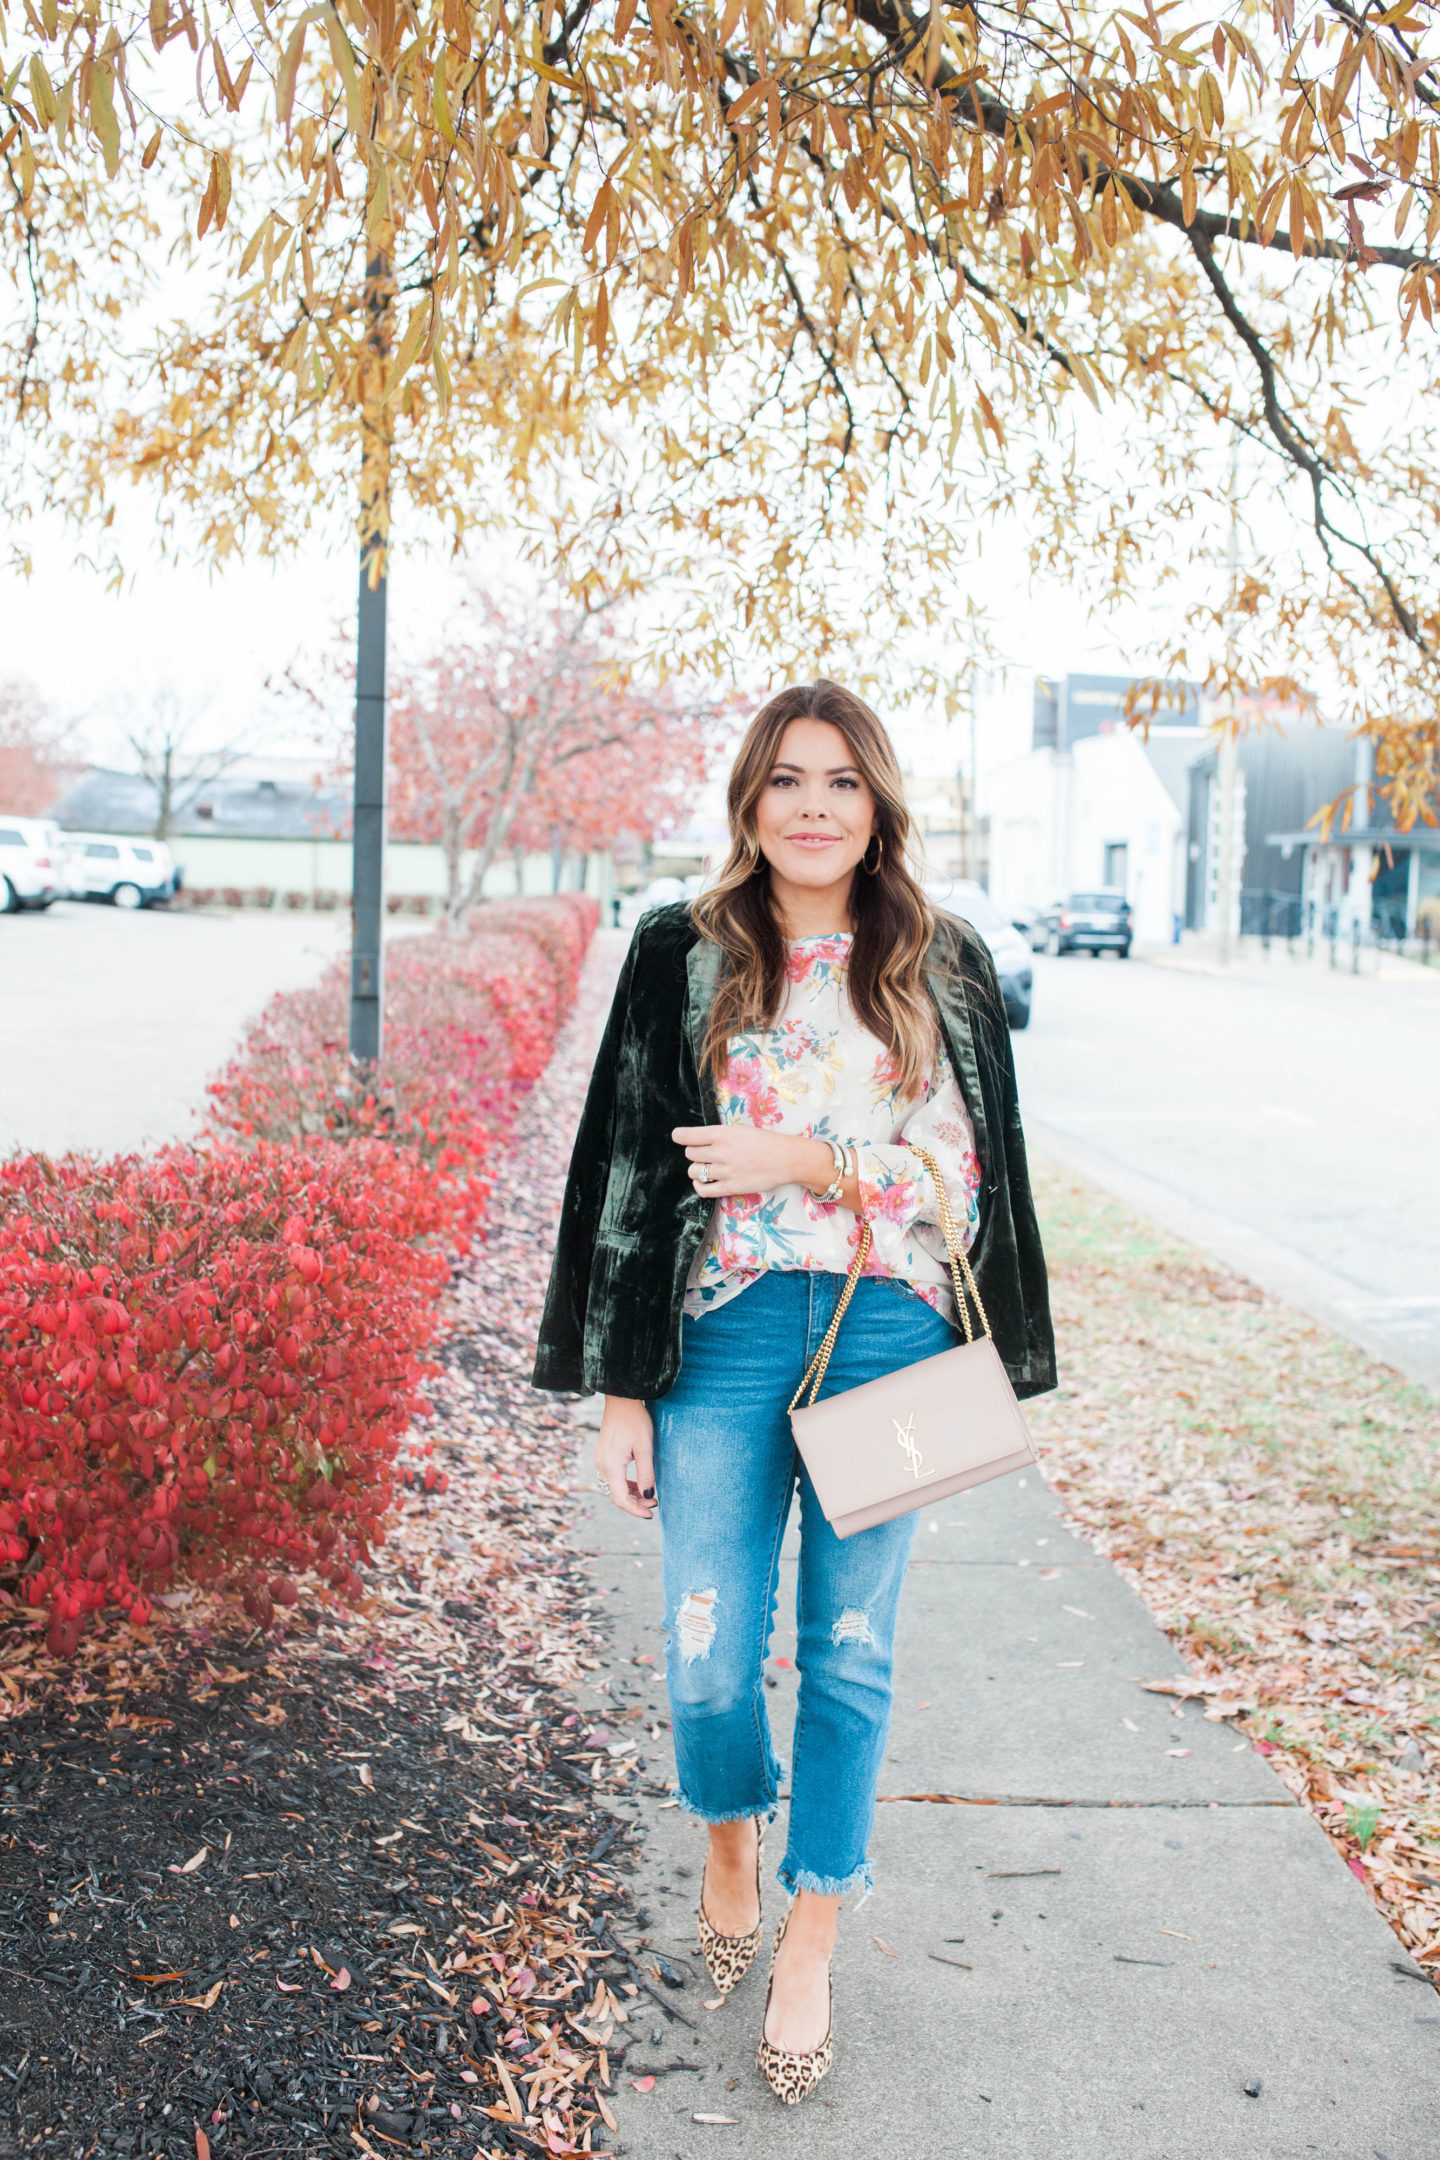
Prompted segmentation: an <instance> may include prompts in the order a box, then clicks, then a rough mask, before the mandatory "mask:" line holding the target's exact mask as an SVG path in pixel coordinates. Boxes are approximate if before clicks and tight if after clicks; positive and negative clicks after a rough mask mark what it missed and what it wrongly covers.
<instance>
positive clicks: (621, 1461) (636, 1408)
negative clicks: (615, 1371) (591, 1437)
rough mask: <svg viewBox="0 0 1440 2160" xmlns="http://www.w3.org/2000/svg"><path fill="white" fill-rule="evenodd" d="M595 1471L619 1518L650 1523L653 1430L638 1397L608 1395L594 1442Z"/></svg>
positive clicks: (652, 1498)
mask: <svg viewBox="0 0 1440 2160" xmlns="http://www.w3.org/2000/svg"><path fill="white" fill-rule="evenodd" d="M595 1469H596V1471H597V1473H598V1475H599V1479H600V1485H601V1489H602V1491H605V1492H608V1493H609V1495H610V1498H611V1499H612V1500H613V1501H614V1503H615V1505H616V1507H617V1508H619V1510H620V1512H621V1514H622V1515H636V1516H638V1517H639V1519H640V1521H641V1522H649V1520H650V1518H651V1516H652V1515H653V1514H654V1513H655V1429H654V1426H653V1424H652V1422H651V1418H650V1412H649V1411H648V1410H647V1409H646V1407H645V1405H644V1403H643V1402H641V1401H640V1400H639V1399H638V1398H637V1397H633V1396H629V1395H607V1396H606V1398H605V1415H604V1417H603V1418H602V1419H601V1420H600V1438H599V1439H598V1440H597V1441H596V1443H595Z"/></svg>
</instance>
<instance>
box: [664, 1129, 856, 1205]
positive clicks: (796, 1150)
mask: <svg viewBox="0 0 1440 2160" xmlns="http://www.w3.org/2000/svg"><path fill="white" fill-rule="evenodd" d="M670 1137H671V1139H672V1140H675V1141H678V1143H679V1144H680V1146H681V1147H683V1148H684V1150H685V1153H686V1154H687V1155H688V1156H689V1158H690V1176H691V1178H692V1179H693V1181H694V1184H695V1189H696V1191H697V1192H702V1193H704V1195H705V1197H706V1199H707V1200H728V1199H730V1198H731V1197H732V1196H733V1195H734V1194H736V1193H767V1192H771V1191H773V1189H774V1188H775V1186H777V1185H808V1186H809V1187H810V1188H811V1190H812V1191H814V1192H823V1191H824V1189H825V1187H826V1186H827V1185H828V1184H829V1183H830V1180H831V1178H832V1177H833V1176H834V1174H835V1158H834V1156H833V1154H832V1153H831V1150H830V1143H829V1141H828V1140H807V1139H806V1138H805V1137H804V1136H803V1135H801V1134H796V1133H779V1132H762V1131H761V1130H760V1128H759V1127H758V1126H755V1125H677V1126H676V1127H675V1128H674V1130H673V1131H672V1133H671V1135H670Z"/></svg>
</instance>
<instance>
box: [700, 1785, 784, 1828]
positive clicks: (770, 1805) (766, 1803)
mask: <svg viewBox="0 0 1440 2160" xmlns="http://www.w3.org/2000/svg"><path fill="white" fill-rule="evenodd" d="M675 1797H676V1799H677V1800H678V1801H679V1803H680V1805H681V1807H682V1808H684V1810H685V1813H686V1814H687V1815H695V1816H698V1817H699V1819H700V1821H701V1822H703V1823H727V1822H755V1821H756V1820H757V1819H758V1820H759V1821H760V1822H762V1823H773V1822H774V1820H775V1802H774V1801H773V1800H762V1801H761V1803H760V1805H759V1807H742V1808H725V1809H723V1810H721V1811H720V1812H719V1813H717V1812H716V1811H715V1809H713V1808H704V1807H700V1806H698V1805H697V1804H696V1802H695V1801H693V1800H692V1799H691V1798H690V1796H689V1794H688V1793H686V1792H685V1790H684V1788H683V1787H682V1788H681V1790H680V1791H679V1792H677V1793H676V1795H675Z"/></svg>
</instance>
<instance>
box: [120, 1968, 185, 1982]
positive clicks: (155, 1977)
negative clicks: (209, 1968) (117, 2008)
mask: <svg viewBox="0 0 1440 2160" xmlns="http://www.w3.org/2000/svg"><path fill="white" fill-rule="evenodd" d="M187 1970H188V1968H187ZM184 1977H185V1974H184V1973H183V1972H173V1973H131V1975H130V1978H131V1979H132V1980H143V1981H144V1982H145V1985H146V1986H147V1987H159V1986H160V1984H161V1982H162V1981H165V1980H183V1979H184Z"/></svg>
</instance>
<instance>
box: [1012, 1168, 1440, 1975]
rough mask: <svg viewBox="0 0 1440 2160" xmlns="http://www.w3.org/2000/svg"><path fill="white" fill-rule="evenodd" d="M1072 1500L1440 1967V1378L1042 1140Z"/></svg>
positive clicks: (1218, 1700)
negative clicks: (1415, 1370) (1313, 1308)
mask: <svg viewBox="0 0 1440 2160" xmlns="http://www.w3.org/2000/svg"><path fill="white" fill-rule="evenodd" d="M1036 1170H1037V1178H1036V1191H1037V1199H1038V1202H1039V1206H1040V1211H1041V1218H1042V1223H1043V1227H1044V1232H1045V1240H1046V1251H1047V1255H1048V1257H1049V1261H1050V1268H1051V1288H1052V1293H1053V1297H1054V1304H1055V1317H1056V1322H1057V1335H1058V1339H1059V1349H1060V1381H1061V1384H1060V1388H1059V1390H1058V1391H1057V1392H1056V1393H1055V1394H1054V1395H1050V1396H1046V1397H1043V1398H1042V1399H1041V1400H1039V1401H1037V1402H1035V1403H1034V1404H1032V1405H1030V1406H1029V1408H1030V1411H1031V1413H1032V1417H1031V1422H1032V1425H1033V1429H1034V1431H1035V1434H1036V1438H1037V1441H1038V1443H1039V1446H1040V1450H1041V1454H1042V1456H1043V1459H1044V1462H1045V1470H1046V1475H1047V1477H1048V1478H1049V1479H1050V1481H1051V1483H1052V1485H1053V1486H1054V1488H1055V1490H1056V1491H1057V1492H1058V1493H1060V1494H1061V1495H1063V1497H1064V1499H1065V1502H1066V1505H1067V1508H1068V1511H1069V1514H1070V1517H1071V1520H1072V1521H1073V1523H1074V1524H1075V1526H1076V1527H1077V1528H1078V1529H1080V1530H1081V1531H1083V1532H1084V1533H1085V1535H1086V1536H1088V1537H1089V1538H1090V1539H1091V1541H1092V1542H1093V1543H1094V1545H1095V1546H1096V1547H1097V1549H1098V1550H1099V1551H1100V1552H1102V1553H1104V1554H1105V1555H1106V1556H1107V1557H1108V1558H1109V1559H1111V1560H1113V1561H1114V1562H1115V1563H1116V1565H1117V1566H1119V1567H1120V1569H1121V1570H1122V1572H1123V1573H1125V1574H1126V1575H1127V1576H1128V1577H1129V1579H1130V1580H1131V1581H1132V1582H1133V1583H1134V1585H1135V1587H1136V1588H1137V1589H1138V1590H1139V1591H1140V1593H1141V1595H1142V1596H1143V1597H1144V1598H1145V1599H1146V1601H1147V1603H1148V1604H1149V1606H1150V1609H1151V1611H1152V1612H1153V1613H1154V1615H1155V1617H1156V1619H1157V1620H1158V1622H1159V1623H1160V1625H1161V1626H1162V1627H1163V1628H1165V1629H1167V1631H1168V1632H1169V1634H1170V1635H1171V1637H1172V1639H1173V1640H1174V1642H1175V1643H1176V1644H1177V1646H1178V1647H1179V1648H1180V1649H1182V1650H1183V1651H1185V1652H1186V1653H1187V1655H1188V1658H1189V1659H1190V1665H1189V1669H1188V1670H1181V1669H1180V1661H1179V1660H1177V1669H1176V1671H1175V1672H1174V1673H1173V1674H1156V1675H1149V1676H1143V1677H1145V1678H1148V1679H1150V1680H1152V1681H1153V1682H1154V1683H1155V1684H1156V1686H1157V1691H1158V1692H1163V1693H1166V1694H1169V1695H1172V1696H1174V1697H1175V1714H1176V1717H1177V1721H1181V1722H1179V1723H1178V1724H1177V1731H1178V1734H1179V1737H1180V1739H1181V1740H1182V1741H1183V1735H1184V1724H1183V1720H1184V1719H1185V1718H1186V1717H1192V1718H1193V1717H1198V1716H1206V1717H1210V1718H1213V1719H1219V1718H1226V1717H1228V1718H1233V1719H1234V1720H1235V1721H1236V1722H1237V1727H1238V1729H1239V1730H1240V1731H1242V1732H1246V1733H1249V1734H1250V1735H1251V1737H1252V1738H1253V1740H1254V1742H1255V1745H1256V1746H1257V1747H1259V1748H1260V1749H1261V1750H1262V1751H1263V1752H1264V1753H1265V1754H1266V1755H1268V1756H1269V1757H1270V1759H1271V1762H1272V1764H1273V1766H1274V1768H1275V1769H1276V1770H1277V1771H1278V1772H1279V1774H1280V1775H1281V1777H1283V1778H1284V1780H1285V1781H1286V1783H1287V1784H1288V1785H1289V1786H1290V1788H1291V1790H1292V1791H1293V1792H1294V1793H1295V1795H1296V1797H1297V1798H1298V1799H1299V1800H1301V1801H1303V1803H1304V1804H1305V1805H1306V1806H1307V1807H1308V1808H1309V1809H1310V1811H1311V1812H1312V1813H1313V1814H1314V1816H1315V1817H1316V1820H1317V1821H1318V1822H1319V1823H1320V1824H1321V1825H1322V1827H1323V1828H1324V1829H1325V1831H1326V1832H1327V1834H1328V1835H1329V1837H1330V1838H1331V1840H1332V1842H1333V1843H1334V1844H1335V1845H1336V1847H1337V1848H1338V1850H1339V1851H1340V1853H1341V1854H1342V1855H1343V1857H1344V1859H1345V1861H1346V1862H1347V1864H1348V1865H1349V1866H1350V1868H1351V1870H1352V1872H1353V1873H1354V1874H1355V1875H1356V1876H1357V1877H1358V1878H1359V1880H1360V1881H1361V1882H1362V1883H1363V1884H1364V1885H1365V1887H1366V1889H1367V1890H1368V1891H1369V1893H1370V1895H1371V1896H1372V1898H1373V1899H1374V1901H1375V1903H1376V1904H1377V1905H1378V1906H1379V1908H1380V1910H1381V1911H1382V1912H1383V1913H1384V1914H1385V1916H1386V1918H1387V1919H1388V1920H1389V1921H1390V1923H1391V1925H1392V1926H1393V1927H1394V1929H1395V1931H1396V1934H1397V1935H1398V1936H1399V1938H1400V1940H1401V1942H1402V1943H1403V1944H1404V1945H1405V1947H1406V1949H1407V1950H1408V1951H1409V1952H1410V1953H1411V1955H1412V1956H1413V1958H1414V1959H1415V1960H1416V1961H1417V1965H1418V1967H1420V1968H1423V1969H1424V1971H1425V1972H1427V1973H1428V1974H1429V1975H1430V1976H1431V1977H1432V1978H1433V1979H1434V1980H1435V1981H1436V1983H1437V1985H1440V1649H1437V1644H1440V1626H1437V1623H1440V1481H1437V1478H1436V1463H1437V1459H1440V1404H1437V1402H1436V1399H1435V1397H1434V1396H1433V1395H1432V1394H1430V1393H1429V1391H1428V1390H1426V1389H1425V1388H1422V1387H1418V1386H1414V1385H1412V1384H1410V1383H1409V1382H1407V1381H1406V1380H1404V1379H1403V1378H1402V1377H1401V1376H1400V1375H1399V1374H1398V1373H1396V1372H1394V1371H1392V1370H1391V1369H1390V1368H1389V1367H1387V1366H1382V1365H1377V1364H1375V1363H1374V1362H1373V1361H1372V1360H1370V1359H1369V1358H1367V1357H1366V1356H1365V1355H1364V1354H1363V1353H1362V1352H1361V1351H1360V1350H1357V1349H1356V1348H1355V1347H1354V1346H1353V1345H1352V1344H1350V1343H1348V1342H1346V1341H1344V1340H1343V1339H1342V1338H1341V1337H1340V1336H1338V1335H1334V1334H1332V1333H1330V1331H1329V1330H1328V1329H1326V1328H1323V1327H1321V1326H1319V1325H1317V1324H1316V1323H1315V1322H1314V1321H1311V1320H1309V1319H1307V1318H1306V1316H1305V1315H1304V1314H1303V1313H1301V1312H1297V1311H1295V1310H1294V1308H1293V1307H1290V1306H1287V1305H1283V1304H1281V1303H1280V1302H1278V1301H1277V1300H1276V1299H1274V1298H1270V1297H1267V1296H1266V1295H1265V1294H1264V1293H1263V1292H1262V1291H1260V1290H1258V1289H1257V1288H1256V1287H1255V1285H1254V1284H1253V1283H1249V1282H1247V1281H1245V1279H1244V1278H1243V1277H1242V1276H1239V1275H1236V1274H1234V1273H1233V1272H1232V1271H1231V1270H1230V1269H1228V1268H1224V1267H1220V1266H1216V1265H1214V1264H1212V1263H1211V1262H1209V1261H1207V1260H1206V1259H1204V1258H1203V1257H1202V1256H1201V1255H1200V1254H1198V1253H1196V1252H1195V1251H1193V1250H1192V1249H1191V1248H1189V1247H1187V1246H1184V1245H1181V1244H1178V1243H1177V1242H1176V1241H1175V1240H1174V1239H1172V1238H1169V1237H1167V1236H1165V1235H1164V1234H1163V1233H1161V1232H1159V1231H1157V1230H1155V1229H1154V1228H1153V1227H1152V1226H1151V1225H1150V1224H1148V1223H1145V1222H1143V1221H1141V1220H1140V1219H1139V1218H1137V1217H1136V1216H1134V1215H1131V1214H1130V1213H1128V1211H1127V1210H1126V1209H1124V1208H1123V1207H1121V1206H1119V1205H1118V1204H1117V1203H1116V1202H1114V1201H1112V1200H1110V1199H1109V1198H1107V1197H1106V1196H1105V1195H1104V1194H1102V1193H1100V1192H1097V1191H1096V1189H1095V1188H1094V1187H1093V1186H1090V1185H1085V1184H1082V1183H1081V1182H1079V1181H1078V1180H1076V1179H1073V1178H1070V1177H1067V1176H1064V1175H1061V1174H1059V1173H1057V1172H1056V1171H1054V1170H1053V1169H1052V1168H1049V1167H1048V1166H1045V1165H1043V1164H1042V1165H1037V1166H1036Z"/></svg>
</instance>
